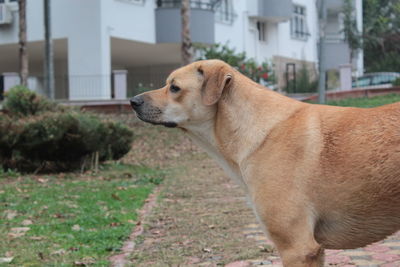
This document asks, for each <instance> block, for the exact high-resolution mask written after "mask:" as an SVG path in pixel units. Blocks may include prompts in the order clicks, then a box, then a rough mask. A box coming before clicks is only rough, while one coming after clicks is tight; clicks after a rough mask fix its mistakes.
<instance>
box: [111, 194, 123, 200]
mask: <svg viewBox="0 0 400 267" xmlns="http://www.w3.org/2000/svg"><path fill="white" fill-rule="evenodd" d="M111 196H112V198H113V199H115V200H119V201H121V200H122V199H121V198H120V197H119V196H117V194H111Z"/></svg>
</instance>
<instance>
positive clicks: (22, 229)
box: [11, 227, 31, 233]
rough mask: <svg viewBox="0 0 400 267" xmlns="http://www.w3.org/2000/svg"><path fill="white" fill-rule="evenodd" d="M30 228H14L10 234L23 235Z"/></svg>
mask: <svg viewBox="0 0 400 267" xmlns="http://www.w3.org/2000/svg"><path fill="white" fill-rule="evenodd" d="M30 229H31V228H29V227H14V228H11V232H13V233H25V232H28V231H29V230H30Z"/></svg>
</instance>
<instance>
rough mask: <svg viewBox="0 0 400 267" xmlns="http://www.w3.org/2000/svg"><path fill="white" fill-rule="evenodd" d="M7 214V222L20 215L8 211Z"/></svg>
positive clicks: (13, 211)
mask: <svg viewBox="0 0 400 267" xmlns="http://www.w3.org/2000/svg"><path fill="white" fill-rule="evenodd" d="M5 214H6V219H7V220H12V219H14V218H15V217H16V216H17V215H18V213H17V212H16V211H15V210H6V211H5Z"/></svg>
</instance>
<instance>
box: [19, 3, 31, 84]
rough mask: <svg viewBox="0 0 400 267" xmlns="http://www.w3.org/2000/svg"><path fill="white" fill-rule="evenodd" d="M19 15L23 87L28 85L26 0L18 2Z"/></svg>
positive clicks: (20, 64)
mask: <svg viewBox="0 0 400 267" xmlns="http://www.w3.org/2000/svg"><path fill="white" fill-rule="evenodd" d="M18 5H19V7H18V14H19V66H20V77H21V85H23V86H27V85H28V75H29V67H28V50H27V47H26V39H27V38H26V35H27V34H26V32H27V30H26V0H19V1H18Z"/></svg>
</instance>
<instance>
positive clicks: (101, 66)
mask: <svg viewBox="0 0 400 267" xmlns="http://www.w3.org/2000/svg"><path fill="white" fill-rule="evenodd" d="M103 31H104V32H103ZM105 31H106V30H105V29H104V30H101V29H100V33H99V31H93V32H85V33H84V34H82V35H72V36H71V37H70V38H69V39H68V82H69V99H70V100H101V99H111V51H110V48H111V45H110V37H109V35H108V33H107V32H105Z"/></svg>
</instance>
